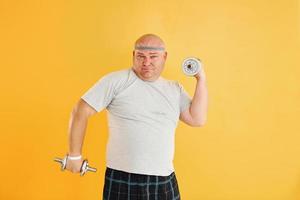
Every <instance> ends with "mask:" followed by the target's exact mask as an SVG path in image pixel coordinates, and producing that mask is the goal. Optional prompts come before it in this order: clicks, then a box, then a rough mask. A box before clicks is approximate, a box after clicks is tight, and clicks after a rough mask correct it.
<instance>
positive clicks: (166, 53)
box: [164, 51, 168, 60]
mask: <svg viewBox="0 0 300 200" xmlns="http://www.w3.org/2000/svg"><path fill="white" fill-rule="evenodd" d="M167 57H168V52H166V51H165V53H164V58H165V60H166V59H167Z"/></svg>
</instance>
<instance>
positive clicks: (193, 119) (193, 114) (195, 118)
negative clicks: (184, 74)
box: [180, 68, 208, 126]
mask: <svg viewBox="0 0 300 200" xmlns="http://www.w3.org/2000/svg"><path fill="white" fill-rule="evenodd" d="M194 77H195V78H196V80H197V83H196V89H195V93H194V96H193V98H192V103H191V105H190V107H189V109H186V110H185V111H183V112H181V113H180V120H181V121H183V122H185V123H186V124H188V125H190V126H203V125H204V124H205V123H206V120H207V110H208V91H207V85H206V75H205V72H204V69H203V68H202V69H201V71H200V72H199V73H198V74H196V75H195V76H194Z"/></svg>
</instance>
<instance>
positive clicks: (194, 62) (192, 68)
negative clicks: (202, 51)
mask: <svg viewBox="0 0 300 200" xmlns="http://www.w3.org/2000/svg"><path fill="white" fill-rule="evenodd" d="M181 66H182V71H183V73H184V74H185V75H187V76H194V75H196V74H197V73H198V72H199V71H200V70H201V68H202V63H201V60H200V59H199V58H196V57H188V58H186V59H184V60H183V62H182V65H181Z"/></svg>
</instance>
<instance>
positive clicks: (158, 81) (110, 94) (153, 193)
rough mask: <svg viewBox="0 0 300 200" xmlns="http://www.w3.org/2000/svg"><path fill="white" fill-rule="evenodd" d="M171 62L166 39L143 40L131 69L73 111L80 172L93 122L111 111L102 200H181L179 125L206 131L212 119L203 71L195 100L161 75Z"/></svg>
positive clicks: (72, 167) (109, 78)
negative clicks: (176, 158) (177, 155)
mask: <svg viewBox="0 0 300 200" xmlns="http://www.w3.org/2000/svg"><path fill="white" fill-rule="evenodd" d="M166 59H167V51H166V47H165V43H164V42H163V40H162V39H161V38H160V37H159V36H157V35H154V34H145V35H142V36H141V37H140V38H138V39H137V41H136V42H135V44H134V50H133V64H132V66H131V67H130V68H128V69H123V70H119V71H114V72H111V73H108V74H106V75H104V76H103V77H101V78H100V79H99V80H98V81H97V82H96V83H95V84H94V85H93V86H92V87H91V88H89V89H88V90H87V91H86V92H85V93H84V94H83V95H82V96H81V98H80V100H79V101H78V103H77V104H76V105H75V106H74V108H73V111H72V114H71V118H70V123H69V151H68V155H69V156H70V158H71V159H72V160H70V159H68V161H67V166H66V169H67V170H69V171H71V172H72V173H79V172H80V167H81V164H82V162H83V159H82V157H81V152H82V145H83V141H84V135H85V131H86V127H87V124H88V119H89V118H90V117H91V116H93V115H95V114H96V113H98V112H101V111H102V110H103V109H107V111H108V127H109V137H108V143H107V147H106V171H105V180H104V187H103V200H123V199H124V200H125V199H126V200H175V199H176V200H178V199H180V198H181V197H180V192H179V186H178V183H177V179H176V175H175V170H174V166H173V157H174V147H175V146H174V143H175V140H174V139H175V130H176V127H177V124H178V120H181V121H182V122H184V123H186V124H187V125H190V126H193V127H201V126H203V125H204V124H205V123H206V120H207V107H208V92H207V86H206V76H205V72H204V69H203V67H202V69H201V71H200V72H199V73H198V74H196V75H195V76H194V77H195V79H196V87H195V92H194V95H193V97H192V98H190V96H189V95H188V93H187V92H186V91H185V90H184V88H183V86H182V85H181V84H180V83H179V82H178V81H174V80H167V79H165V78H163V77H162V76H161V73H162V71H163V69H164V65H165V62H166Z"/></svg>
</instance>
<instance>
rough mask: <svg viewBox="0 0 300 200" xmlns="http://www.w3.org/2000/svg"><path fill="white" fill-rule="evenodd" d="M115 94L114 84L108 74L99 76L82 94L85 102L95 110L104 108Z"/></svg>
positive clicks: (98, 110)
mask: <svg viewBox="0 0 300 200" xmlns="http://www.w3.org/2000/svg"><path fill="white" fill-rule="evenodd" d="M114 96H115V85H114V84H113V79H112V77H111V76H110V74H108V75H105V76H103V77H102V78H100V79H99V80H98V81H97V82H96V83H95V84H94V85H93V86H92V87H91V88H89V89H88V90H87V91H86V92H85V93H84V94H83V95H82V96H81V99H83V100H84V101H85V102H86V103H88V104H89V105H90V106H92V107H93V108H94V109H95V110H96V111H97V112H100V111H102V110H103V109H105V108H106V107H107V106H108V105H109V104H110V102H111V101H112V99H113V98H114Z"/></svg>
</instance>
